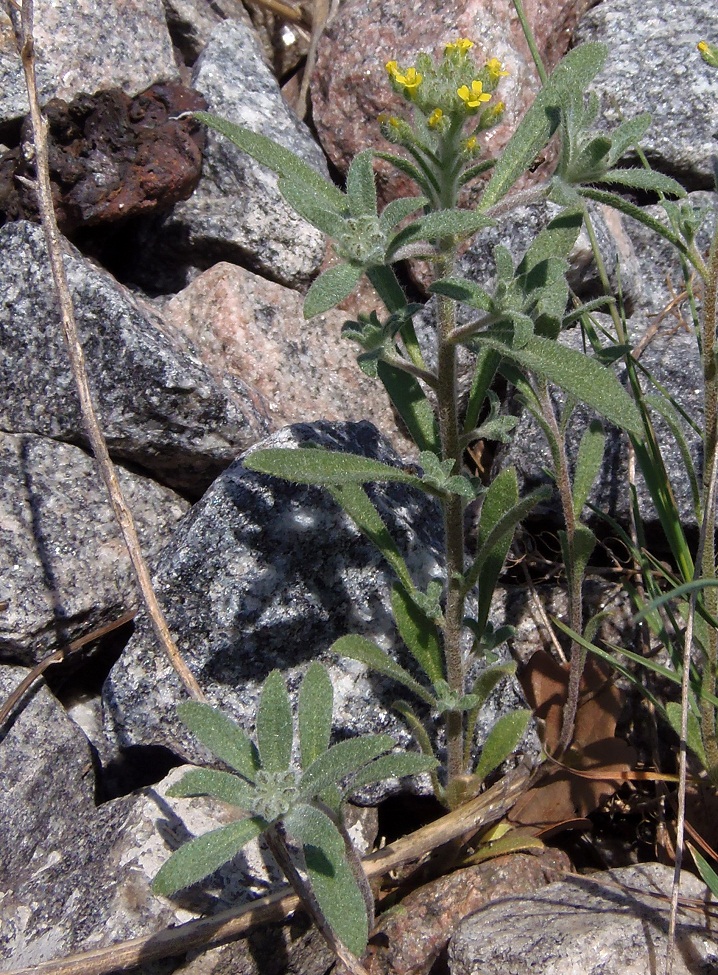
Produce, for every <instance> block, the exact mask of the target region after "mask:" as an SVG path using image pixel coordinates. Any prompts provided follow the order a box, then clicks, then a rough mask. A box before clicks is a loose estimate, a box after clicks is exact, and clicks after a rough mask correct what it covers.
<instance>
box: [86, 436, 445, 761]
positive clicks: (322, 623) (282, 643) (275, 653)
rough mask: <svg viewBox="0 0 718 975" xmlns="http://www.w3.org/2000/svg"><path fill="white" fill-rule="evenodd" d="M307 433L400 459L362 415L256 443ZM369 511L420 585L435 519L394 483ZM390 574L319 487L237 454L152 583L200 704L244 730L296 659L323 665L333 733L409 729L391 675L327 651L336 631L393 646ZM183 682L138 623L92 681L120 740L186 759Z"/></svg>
mask: <svg viewBox="0 0 718 975" xmlns="http://www.w3.org/2000/svg"><path fill="white" fill-rule="evenodd" d="M300 443H318V444H322V445H323V446H325V447H329V448H332V449H339V450H345V451H351V452H353V453H359V454H364V455H367V456H371V457H376V458H378V459H380V460H382V461H384V462H386V463H394V464H396V463H398V462H399V461H398V458H397V456H396V454H394V452H393V451H392V450H391V448H389V447H388V445H387V444H386V441H384V440H383V439H382V438H381V436H380V435H379V433H378V432H377V430H376V429H375V428H374V427H373V426H372V425H371V424H369V423H358V424H351V423H347V424H329V423H317V424H298V425H296V426H294V427H288V428H285V429H284V430H281V431H279V433H277V434H274V435H273V436H272V437H269V438H268V439H267V440H266V441H264V442H263V443H262V445H261V446H287V447H291V446H296V445H298V444H300ZM371 490H372V494H373V496H374V497H375V498H376V499H377V501H378V504H379V510H380V512H381V514H382V517H383V518H384V520H385V522H386V524H387V526H388V527H389V529H390V531H391V533H392V535H393V537H394V539H395V540H396V542H397V544H398V546H399V548H400V550H401V551H402V552H403V554H404V556H405V558H407V560H408V562H409V565H410V567H412V569H413V572H414V577H415V579H416V581H417V584H419V585H422V584H423V585H424V586H425V585H426V583H427V582H428V580H429V579H430V578H431V577H432V575H433V574H435V573H436V572H437V567H438V565H439V559H440V557H441V555H440V539H441V531H442V528H441V515H440V513H439V510H438V508H437V506H436V505H435V503H434V502H433V501H431V500H429V499H428V498H427V497H426V496H425V495H422V494H420V493H418V492H415V491H409V490H407V489H406V488H405V487H404V486H403V485H378V486H376V487H373V488H372V489H371ZM392 578H393V574H392V572H391V570H390V569H388V567H387V566H386V565H385V564H384V563H383V560H382V559H381V558H380V556H379V554H378V552H377V551H376V549H375V548H374V546H373V545H372V544H371V543H370V542H368V541H367V540H366V539H364V537H363V536H361V535H360V534H359V532H358V531H357V529H356V528H355V527H354V525H353V523H351V522H350V521H349V519H348V518H347V517H346V516H345V515H344V514H343V512H342V511H341V510H340V509H339V508H338V506H337V505H336V504H335V503H334V502H333V501H332V500H331V498H330V497H329V496H328V495H327V494H326V493H325V492H323V491H321V490H320V489H318V488H305V487H301V486H297V485H292V484H289V483H288V482H286V481H281V480H276V479H269V478H267V477H264V476H260V475H257V474H254V473H253V472H251V471H248V470H246V469H245V468H244V466H243V465H242V463H241V461H238V462H237V463H236V464H234V465H233V466H232V467H230V468H229V469H228V470H227V471H225V472H224V474H222V475H221V476H220V477H219V478H218V479H217V480H216V481H215V483H214V484H213V485H212V487H211V488H210V490H209V491H208V492H207V493H206V494H205V496H204V498H203V499H202V500H201V501H200V502H199V503H198V504H197V505H195V507H194V508H193V510H192V512H191V513H190V514H189V515H188V517H187V518H186V519H185V520H184V521H183V522H181V523H180V525H179V526H178V528H177V529H176V532H175V533H174V535H173V538H172V542H171V544H170V545H169V546H168V547H167V548H166V549H165V550H164V552H163V554H162V556H161V558H160V560H159V563H158V567H157V572H156V576H155V583H156V589H157V592H158V595H159V598H160V600H161V602H162V604H163V607H164V609H165V612H166V614H167V618H168V622H169V625H170V628H171V629H172V631H173V632H174V633H175V634H176V636H177V638H178V641H179V646H180V650H181V651H182V653H183V654H184V656H185V659H186V660H187V663H188V665H189V666H190V668H191V669H192V670H193V672H194V673H195V675H196V676H197V679H198V680H199V683H200V685H201V686H202V688H203V689H204V690H205V692H206V694H207V696H208V698H209V699H210V701H211V703H213V704H217V705H220V706H222V707H223V708H226V709H227V711H228V713H230V714H231V715H233V716H234V717H235V718H236V720H238V721H239V722H240V723H241V724H242V725H243V726H244V727H245V728H247V729H251V728H252V727H253V722H254V718H255V713H256V706H257V701H258V696H259V690H260V687H261V685H262V683H263V681H264V679H265V678H266V676H267V674H268V673H269V672H270V670H272V669H273V668H279V669H281V670H282V671H284V672H285V674H286V676H287V677H288V678H289V682H290V686H291V688H292V689H293V690H295V689H296V686H297V683H298V680H299V677H300V675H301V674H302V672H303V670H304V669H305V667H306V665H307V664H308V663H309V662H310V661H311V660H313V659H316V658H317V657H319V658H320V659H322V658H323V659H324V660H325V661H326V662H328V663H329V664H330V670H331V673H332V677H333V683H334V693H335V707H334V718H335V720H334V727H335V730H336V732H337V734H338V735H339V736H340V737H343V736H345V735H356V734H363V733H366V732H377V731H386V730H389V731H390V732H392V733H396V734H397V736H398V737H399V738H400V739H401V740H402V741H403V742H404V743H406V742H408V740H409V739H408V736H407V734H406V732H405V731H403V729H402V726H401V724H400V723H399V721H398V719H397V718H396V717H395V716H393V715H392V714H390V712H389V706H390V705H391V702H392V701H393V700H394V699H395V697H396V693H397V685H395V684H392V683H390V682H387V681H386V680H383V679H379V678H378V677H377V676H376V675H373V674H372V675H367V673H366V671H365V668H364V667H363V666H362V665H360V664H357V663H354V662H352V661H341V662H339V661H337V660H336V659H333V658H329V657H328V656H327V654H326V651H327V649H328V648H329V646H330V645H331V644H332V642H333V641H334V640H335V639H336V638H338V637H339V636H342V635H343V634H346V633H355V632H356V633H361V634H363V635H365V636H368V637H370V638H372V639H375V640H376V641H377V642H378V643H379V644H380V645H382V646H383V647H385V648H386V649H392V648H393V647H394V646H395V644H396V636H395V632H394V627H393V622H392V619H391V615H390V610H389V604H388V603H389V591H390V586H391V582H392ZM181 696H182V692H181V689H180V687H179V684H178V682H177V679H176V677H175V676H174V673H173V672H172V671H171V669H170V668H169V667H168V665H167V663H166V660H165V658H164V656H162V655H161V654H160V652H159V651H158V650H157V648H156V645H155V643H154V641H153V639H152V636H151V634H150V633H149V631H148V629H147V628H146V627H145V626H143V625H140V627H139V631H138V632H137V633H136V634H135V636H134V637H133V639H132V640H131V641H130V643H129V644H128V646H127V648H126V650H125V652H124V653H123V656H122V657H121V659H120V660H119V661H118V663H117V664H116V665H115V667H114V668H113V670H112V671H111V673H110V676H109V677H108V679H107V682H106V684H105V689H104V702H105V711H106V714H107V716H108V718H109V719H110V722H111V732H112V733H113V734H114V736H115V737H116V739H117V741H118V743H119V744H120V745H122V746H127V745H134V744H157V745H159V744H161V745H165V746H167V747H170V748H172V749H173V750H174V751H175V752H176V753H178V754H180V755H181V756H182V757H184V758H185V759H186V760H188V761H198V760H199V761H207V760H209V756H208V755H207V754H206V753H205V752H204V750H200V748H199V746H198V745H197V744H196V742H195V741H194V740H193V739H192V738H191V736H190V735H189V733H188V732H187V731H186V729H184V727H183V726H182V725H181V724H180V723H179V721H178V720H177V717H176V714H175V704H176V703H177V701H178V700H180V699H181Z"/></svg>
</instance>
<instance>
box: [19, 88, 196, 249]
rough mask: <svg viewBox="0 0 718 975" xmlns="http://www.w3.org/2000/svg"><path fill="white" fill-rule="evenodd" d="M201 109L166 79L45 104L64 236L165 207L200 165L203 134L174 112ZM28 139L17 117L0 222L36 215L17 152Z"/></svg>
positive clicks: (29, 169) (188, 188) (30, 171)
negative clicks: (138, 89)
mask: <svg viewBox="0 0 718 975" xmlns="http://www.w3.org/2000/svg"><path fill="white" fill-rule="evenodd" d="M203 108H206V105H205V103H204V99H202V98H200V96H199V95H197V93H196V92H193V91H190V90H189V89H187V88H183V87H182V85H180V84H178V83H176V82H171V83H168V84H163V85H153V86H152V87H151V88H148V89H147V91H144V92H142V94H140V95H137V96H136V97H135V98H130V97H129V96H128V95H125V93H124V92H122V91H120V89H119V88H114V89H111V90H109V91H103V92H99V93H98V94H97V95H79V96H77V97H76V98H74V99H73V100H72V102H71V103H70V104H69V105H68V104H67V102H64V101H62V100H61V99H57V98H56V99H53V100H52V101H51V102H49V103H48V105H47V106H45V114H46V116H47V118H48V123H49V132H48V140H49V154H50V179H51V182H52V189H53V200H54V203H55V214H56V216H57V221H58V224H59V226H60V230H61V231H62V232H63V233H64V234H66V235H67V234H70V233H71V232H72V231H73V230H76V229H77V228H79V227H83V226H95V225H97V224H107V223H117V222H118V221H123V220H127V219H128V218H130V217H135V216H138V215H140V214H151V213H153V212H155V211H160V210H166V209H168V208H169V207H170V206H172V204H173V203H176V202H177V201H178V200H183V199H186V198H187V197H188V196H189V195H190V194H191V192H192V190H193V189H194V188H195V186H196V185H197V182H198V181H199V177H200V171H201V169H202V145H203V142H204V138H203V135H204V134H203V132H202V130H201V129H200V126H199V124H198V123H197V122H195V121H194V120H192V119H190V118H181V119H178V118H174V117H173V116H176V115H179V114H180V113H182V112H189V111H195V110H199V109H203ZM31 142H32V126H31V124H30V119H29V116H28V117H26V118H25V120H24V122H23V125H22V130H21V135H20V145H19V146H18V147H17V148H16V149H11V150H9V151H8V152H7V153H5V155H4V156H3V157H2V159H0V174H1V175H0V222H4V220H3V217H4V218H5V220H18V219H23V218H30V219H39V217H38V211H37V202H36V197H35V193H34V191H33V190H32V189H31V188H30V187H29V186H28V185H27V183H23V182H22V181H21V180H18V177H24V178H26V179H27V178H32V177H34V166H31V165H29V164H28V160H27V155H26V153H25V151H24V149H25V147H26V146H27V144H30V143H31Z"/></svg>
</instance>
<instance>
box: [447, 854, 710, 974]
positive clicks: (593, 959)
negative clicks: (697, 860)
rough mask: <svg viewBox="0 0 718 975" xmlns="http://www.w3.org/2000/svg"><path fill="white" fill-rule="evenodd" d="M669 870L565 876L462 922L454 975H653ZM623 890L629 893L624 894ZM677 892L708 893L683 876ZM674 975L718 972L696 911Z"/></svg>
mask: <svg viewBox="0 0 718 975" xmlns="http://www.w3.org/2000/svg"><path fill="white" fill-rule="evenodd" d="M672 879H673V868H672V867H667V866H665V865H663V864H660V863H642V864H639V865H638V866H635V867H622V868H620V869H617V870H609V871H608V872H607V873H606V874H594V875H593V876H587V877H567V878H566V880H562V881H559V882H558V883H555V884H550V885H549V886H548V887H545V888H544V889H543V890H542V891H540V892H539V893H536V894H528V895H524V896H522V897H505V898H502V899H501V900H500V901H495V902H494V903H492V904H489V905H488V906H487V907H484V908H482V909H481V910H480V911H477V913H476V914H474V915H472V916H471V917H470V918H467V919H466V920H465V921H462V923H461V926H460V928H459V931H458V933H457V934H455V935H454V937H453V938H452V940H451V943H450V945H449V971H450V973H451V975H507V973H508V972H511V973H512V975H529V973H531V972H551V975H577V973H579V972H580V973H581V975H653V973H655V972H661V971H663V964H664V959H665V956H666V947H667V943H668V938H667V933H668V907H669V897H668V895H669V894H670V889H671V883H672ZM626 888H627V889H626ZM681 892H682V893H683V894H684V895H685V896H686V897H691V898H696V899H697V900H699V901H703V900H704V899H705V897H706V893H707V892H706V888H705V886H704V885H703V883H702V882H700V881H699V880H698V878H697V877H695V876H693V875H692V874H689V873H687V872H685V871H684V872H683V875H682V878H681ZM673 971H674V972H675V975H697V973H698V972H702V973H706V975H708V973H711V972H716V971H718V949H717V948H716V942H715V933H714V932H712V931H710V930H708V928H707V926H706V922H705V920H704V919H703V918H702V917H701V915H700V914H699V913H695V914H694V913H691V914H689V915H686V914H682V915H681V916H680V917H679V924H678V932H677V937H676V955H675V963H674V968H673Z"/></svg>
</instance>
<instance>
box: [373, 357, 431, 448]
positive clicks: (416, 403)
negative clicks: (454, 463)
mask: <svg viewBox="0 0 718 975" xmlns="http://www.w3.org/2000/svg"><path fill="white" fill-rule="evenodd" d="M377 372H378V374H379V378H380V379H381V381H382V383H383V384H384V388H385V389H386V391H387V393H388V394H389V399H390V400H391V401H392V403H393V405H394V407H395V408H396V410H397V412H398V413H399V416H400V417H401V418H402V420H403V421H404V423H405V424H406V427H407V429H408V431H409V433H410V434H411V438H412V440H413V441H414V443H415V444H416V445H417V447H418V448H419V450H435V449H437V447H438V444H439V428H438V425H437V422H436V416H435V415H434V411H433V409H432V408H431V404H430V403H429V401H428V399H427V398H426V393H425V392H424V390H423V389H422V387H421V384H420V383H419V382H418V381H417V380H416V379H414V377H413V376H410V375H409V374H408V373H406V372H403V371H402V370H401V369H397V368H395V367H394V366H391V365H389V363H387V362H379V363H378V364H377Z"/></svg>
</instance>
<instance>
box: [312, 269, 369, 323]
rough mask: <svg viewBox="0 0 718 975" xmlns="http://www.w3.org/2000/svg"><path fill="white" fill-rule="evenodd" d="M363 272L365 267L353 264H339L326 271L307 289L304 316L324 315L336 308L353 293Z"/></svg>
mask: <svg viewBox="0 0 718 975" xmlns="http://www.w3.org/2000/svg"><path fill="white" fill-rule="evenodd" d="M363 273H364V269H363V268H361V267H355V266H354V265H353V264H337V265H336V267H330V268H329V269H328V270H327V271H324V272H323V273H322V274H320V275H319V277H318V278H316V280H315V281H313V282H312V286H311V287H310V289H309V291H307V295H306V298H305V299H304V317H305V318H314V316H315V315H323V314H324V312H326V311H329V309H330V308H335V307H336V306H337V305H338V304H339V302H340V301H343V300H344V299H345V298H346V297H347V295H350V294H351V293H352V291H353V290H354V288H356V286H357V284H358V283H359V280H360V278H361V276H362V274H363Z"/></svg>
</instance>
